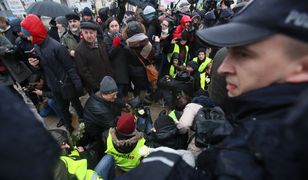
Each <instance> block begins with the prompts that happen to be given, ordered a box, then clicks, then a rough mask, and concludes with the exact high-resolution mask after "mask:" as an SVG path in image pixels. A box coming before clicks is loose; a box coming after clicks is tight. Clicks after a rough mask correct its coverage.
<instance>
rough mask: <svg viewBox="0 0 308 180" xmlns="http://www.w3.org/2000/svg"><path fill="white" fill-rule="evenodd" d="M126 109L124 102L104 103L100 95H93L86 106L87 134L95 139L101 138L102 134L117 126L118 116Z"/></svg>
mask: <svg viewBox="0 0 308 180" xmlns="http://www.w3.org/2000/svg"><path fill="white" fill-rule="evenodd" d="M122 107H124V104H123V102H121V101H120V100H119V101H116V102H114V103H111V102H107V101H104V100H103V99H102V98H100V97H99V93H96V94H93V95H92V96H91V97H90V98H89V99H88V100H87V102H86V104H85V106H84V122H85V126H86V131H87V133H88V134H89V135H90V136H91V137H92V138H94V139H96V140H98V139H100V138H101V133H102V132H104V131H106V130H108V129H109V128H111V127H114V126H115V123H116V120H117V116H119V115H120V113H121V108H122Z"/></svg>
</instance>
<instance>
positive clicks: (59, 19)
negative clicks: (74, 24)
mask: <svg viewBox="0 0 308 180" xmlns="http://www.w3.org/2000/svg"><path fill="white" fill-rule="evenodd" d="M55 20H56V23H57V24H62V26H63V27H65V28H67V19H66V17H65V16H58V17H56V19H55Z"/></svg>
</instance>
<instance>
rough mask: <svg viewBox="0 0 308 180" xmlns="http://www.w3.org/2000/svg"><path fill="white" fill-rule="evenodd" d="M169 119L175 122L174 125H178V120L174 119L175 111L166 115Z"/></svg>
mask: <svg viewBox="0 0 308 180" xmlns="http://www.w3.org/2000/svg"><path fill="white" fill-rule="evenodd" d="M168 116H169V117H171V118H172V120H173V121H174V122H175V123H179V120H178V118H177V117H176V114H175V110H173V111H171V112H170V113H169V114H168Z"/></svg>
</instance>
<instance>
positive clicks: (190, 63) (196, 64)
mask: <svg viewBox="0 0 308 180" xmlns="http://www.w3.org/2000/svg"><path fill="white" fill-rule="evenodd" d="M186 66H189V67H191V68H193V69H194V70H196V69H198V63H197V62H195V61H189V62H188V63H187V65H186Z"/></svg>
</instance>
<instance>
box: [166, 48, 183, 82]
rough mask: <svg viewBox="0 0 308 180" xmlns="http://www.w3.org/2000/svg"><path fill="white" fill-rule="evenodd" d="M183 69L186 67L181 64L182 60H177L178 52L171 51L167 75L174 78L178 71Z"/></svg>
mask: <svg viewBox="0 0 308 180" xmlns="http://www.w3.org/2000/svg"><path fill="white" fill-rule="evenodd" d="M185 69H186V67H185V66H184V65H183V62H182V61H181V60H179V53H173V55H172V57H171V65H170V68H169V75H170V76H171V77H173V78H174V77H175V75H176V74H177V73H178V72H180V71H183V70H185Z"/></svg>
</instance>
